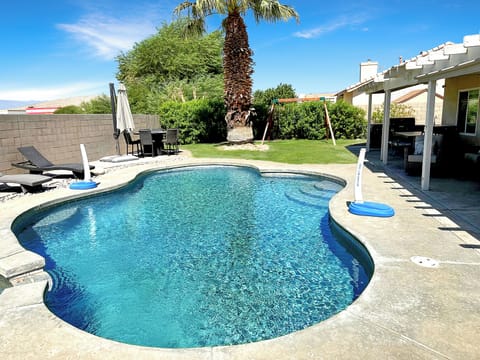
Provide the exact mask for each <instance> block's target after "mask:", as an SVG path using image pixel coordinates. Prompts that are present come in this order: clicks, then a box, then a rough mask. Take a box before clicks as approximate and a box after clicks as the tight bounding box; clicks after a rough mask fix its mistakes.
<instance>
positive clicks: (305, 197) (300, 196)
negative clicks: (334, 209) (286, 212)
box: [285, 189, 331, 208]
mask: <svg viewBox="0 0 480 360" xmlns="http://www.w3.org/2000/svg"><path fill="white" fill-rule="evenodd" d="M285 197H286V198H287V199H288V200H290V201H293V202H296V203H297V204H301V205H306V206H311V207H315V208H323V207H325V206H327V205H328V202H329V201H330V198H331V196H322V195H321V194H311V193H305V192H304V191H302V190H301V189H296V190H292V191H289V192H285Z"/></svg>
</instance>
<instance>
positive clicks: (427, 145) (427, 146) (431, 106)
mask: <svg viewBox="0 0 480 360" xmlns="http://www.w3.org/2000/svg"><path fill="white" fill-rule="evenodd" d="M436 88H437V81H436V80H430V81H429V82H428V93H427V114H426V117H425V135H424V139H423V159H422V178H421V187H422V190H429V189H430V168H431V161H432V138H433V126H434V125H435V123H434V121H435V92H436Z"/></svg>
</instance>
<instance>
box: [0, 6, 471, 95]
mask: <svg viewBox="0 0 480 360" xmlns="http://www.w3.org/2000/svg"><path fill="white" fill-rule="evenodd" d="M181 1H182V0H175V1H174V0H164V1H162V0H138V1H125V2H123V1H118V0H95V1H93V0H63V1H60V0H43V1H40V0H20V1H2V5H1V9H2V21H1V22H0V33H1V34H2V35H1V40H2V41H1V42H0V99H3V100H25V101H27V100H28V101H30V100H50V99H59V98H66V97H71V96H77V95H94V94H102V93H104V94H108V91H109V90H108V83H109V82H114V83H117V81H116V79H115V74H116V72H117V63H116V61H115V56H116V55H118V54H119V52H121V51H128V50H129V49H131V48H132V45H133V44H134V43H135V42H139V41H141V40H142V39H145V38H146V37H148V36H150V35H152V34H154V33H155V32H156V29H157V28H158V27H159V26H161V24H162V23H164V22H170V21H172V19H173V15H172V12H173V9H174V7H175V6H176V5H178V4H179V3H180V2H181ZM281 2H282V3H284V4H288V5H291V6H293V7H294V8H295V9H296V10H297V12H298V13H299V15H300V23H298V24H297V23H296V22H295V21H294V20H290V21H289V22H279V23H276V24H271V23H261V24H256V23H255V22H254V21H253V20H252V19H251V17H247V19H246V22H247V30H248V32H249V40H250V46H251V48H252V49H253V51H254V61H255V68H254V70H255V73H254V75H253V79H254V89H255V90H256V89H267V88H270V87H276V86H277V85H278V84H280V83H286V84H291V85H292V86H293V87H294V89H295V90H296V92H297V94H309V93H323V92H336V91H339V90H342V89H344V88H346V87H347V86H349V85H351V84H354V83H356V82H357V81H358V80H359V64H360V63H361V62H363V61H367V60H368V59H371V60H373V61H377V62H378V63H379V70H380V71H381V70H384V69H388V68H389V67H391V66H393V65H395V64H396V63H398V59H399V57H400V56H402V57H403V58H404V59H409V58H411V57H414V56H416V55H417V54H418V53H419V52H420V51H422V50H428V49H431V48H433V47H435V46H438V45H440V44H443V43H445V42H447V41H452V42H455V43H460V42H462V41H463V37H464V36H465V35H471V34H478V33H479V32H480V18H479V13H480V2H479V1H478V0H476V1H466V0H456V1H453V0H452V1H443V0H436V1H430V0H427V1H422V0H418V1H416V2H405V1H397V0H389V1H350V0H345V1H342V2H340V1H328V2H322V1H313V0H303V1H302V0H282V1H281ZM209 24H210V30H215V29H216V28H217V27H218V24H219V21H218V19H215V18H212V19H211V20H210V21H209Z"/></svg>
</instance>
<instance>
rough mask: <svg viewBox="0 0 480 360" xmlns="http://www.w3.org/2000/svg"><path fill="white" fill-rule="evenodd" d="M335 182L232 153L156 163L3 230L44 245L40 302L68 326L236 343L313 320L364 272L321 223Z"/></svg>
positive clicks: (166, 339) (134, 340) (165, 341)
mask: <svg viewBox="0 0 480 360" xmlns="http://www.w3.org/2000/svg"><path fill="white" fill-rule="evenodd" d="M340 188H341V186H340V185H338V184H336V183H335V182H331V181H327V180H325V179H323V178H319V177H312V176H300V175H293V174H269V176H262V175H261V174H259V173H258V172H257V171H255V170H253V169H249V168H239V167H201V168H186V169H182V170H175V171H162V172H158V173H154V174H148V175H145V176H141V177H140V178H138V179H137V180H136V181H135V182H134V183H132V184H130V185H128V186H127V187H125V188H123V189H122V190H118V191H115V192H111V193H109V194H104V195H100V196H95V197H90V198H87V199H83V200H78V201H71V202H67V203H65V204H63V205H59V206H55V207H53V208H50V209H46V210H45V211H42V212H39V213H36V214H35V215H33V216H32V215H31V214H30V215H28V216H26V217H22V218H21V219H20V220H19V221H17V222H16V224H15V226H14V231H15V233H16V234H17V237H18V238H19V240H20V241H21V243H22V245H23V246H24V247H26V248H28V249H30V250H32V251H35V252H37V253H39V254H41V255H43V256H44V257H45V258H46V270H47V271H48V272H49V273H50V274H51V276H52V278H53V289H52V290H51V291H50V292H47V293H46V295H45V302H46V304H47V306H48V307H49V308H50V309H51V311H52V312H54V313H55V314H57V315H58V316H59V317H61V318H62V319H64V320H65V321H67V322H69V323H71V324H73V325H75V326H77V327H78V328H81V329H83V330H85V331H88V332H91V333H93V334H96V335H98V336H102V337H105V338H110V339H114V340H118V341H122V342H126V343H131V344H138V345H145V346H158V347H172V348H178V347H196V346H213V345H228V344H240V343H246V342H252V341H258V340H263V339H269V338H273V337H277V336H280V335H283V334H287V333H290V332H293V331H296V330H300V329H303V328H305V327H307V326H310V325H312V324H315V323H317V322H319V321H322V320H324V319H326V318H328V317H330V316H332V315H333V314H335V313H337V312H339V311H341V310H343V309H344V308H345V307H346V306H348V305H349V304H350V303H351V302H352V301H353V300H354V299H355V298H356V297H357V296H358V295H359V294H360V293H361V291H362V290H363V289H364V287H365V286H366V284H367V283H368V280H369V278H370V276H371V263H370V262H369V260H368V258H366V256H363V255H362V251H361V250H358V249H356V248H355V246H351V244H352V243H353V242H352V241H351V239H347V240H346V239H345V238H344V237H343V236H340V235H338V236H337V237H336V238H335V237H334V235H333V232H339V229H337V228H336V227H333V228H332V224H330V220H329V216H328V211H327V205H328V200H329V199H330V197H331V196H332V195H334V194H335V192H336V191H338V190H339V189H340ZM339 234H340V232H339ZM352 254H354V255H352ZM358 254H360V255H358Z"/></svg>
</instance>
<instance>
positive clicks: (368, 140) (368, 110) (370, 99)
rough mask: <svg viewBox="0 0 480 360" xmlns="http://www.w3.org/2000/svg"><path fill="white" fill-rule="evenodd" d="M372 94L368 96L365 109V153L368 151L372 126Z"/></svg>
mask: <svg viewBox="0 0 480 360" xmlns="http://www.w3.org/2000/svg"><path fill="white" fill-rule="evenodd" d="M372 96H373V95H372V94H368V108H367V151H370V136H371V129H370V126H371V125H372Z"/></svg>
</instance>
